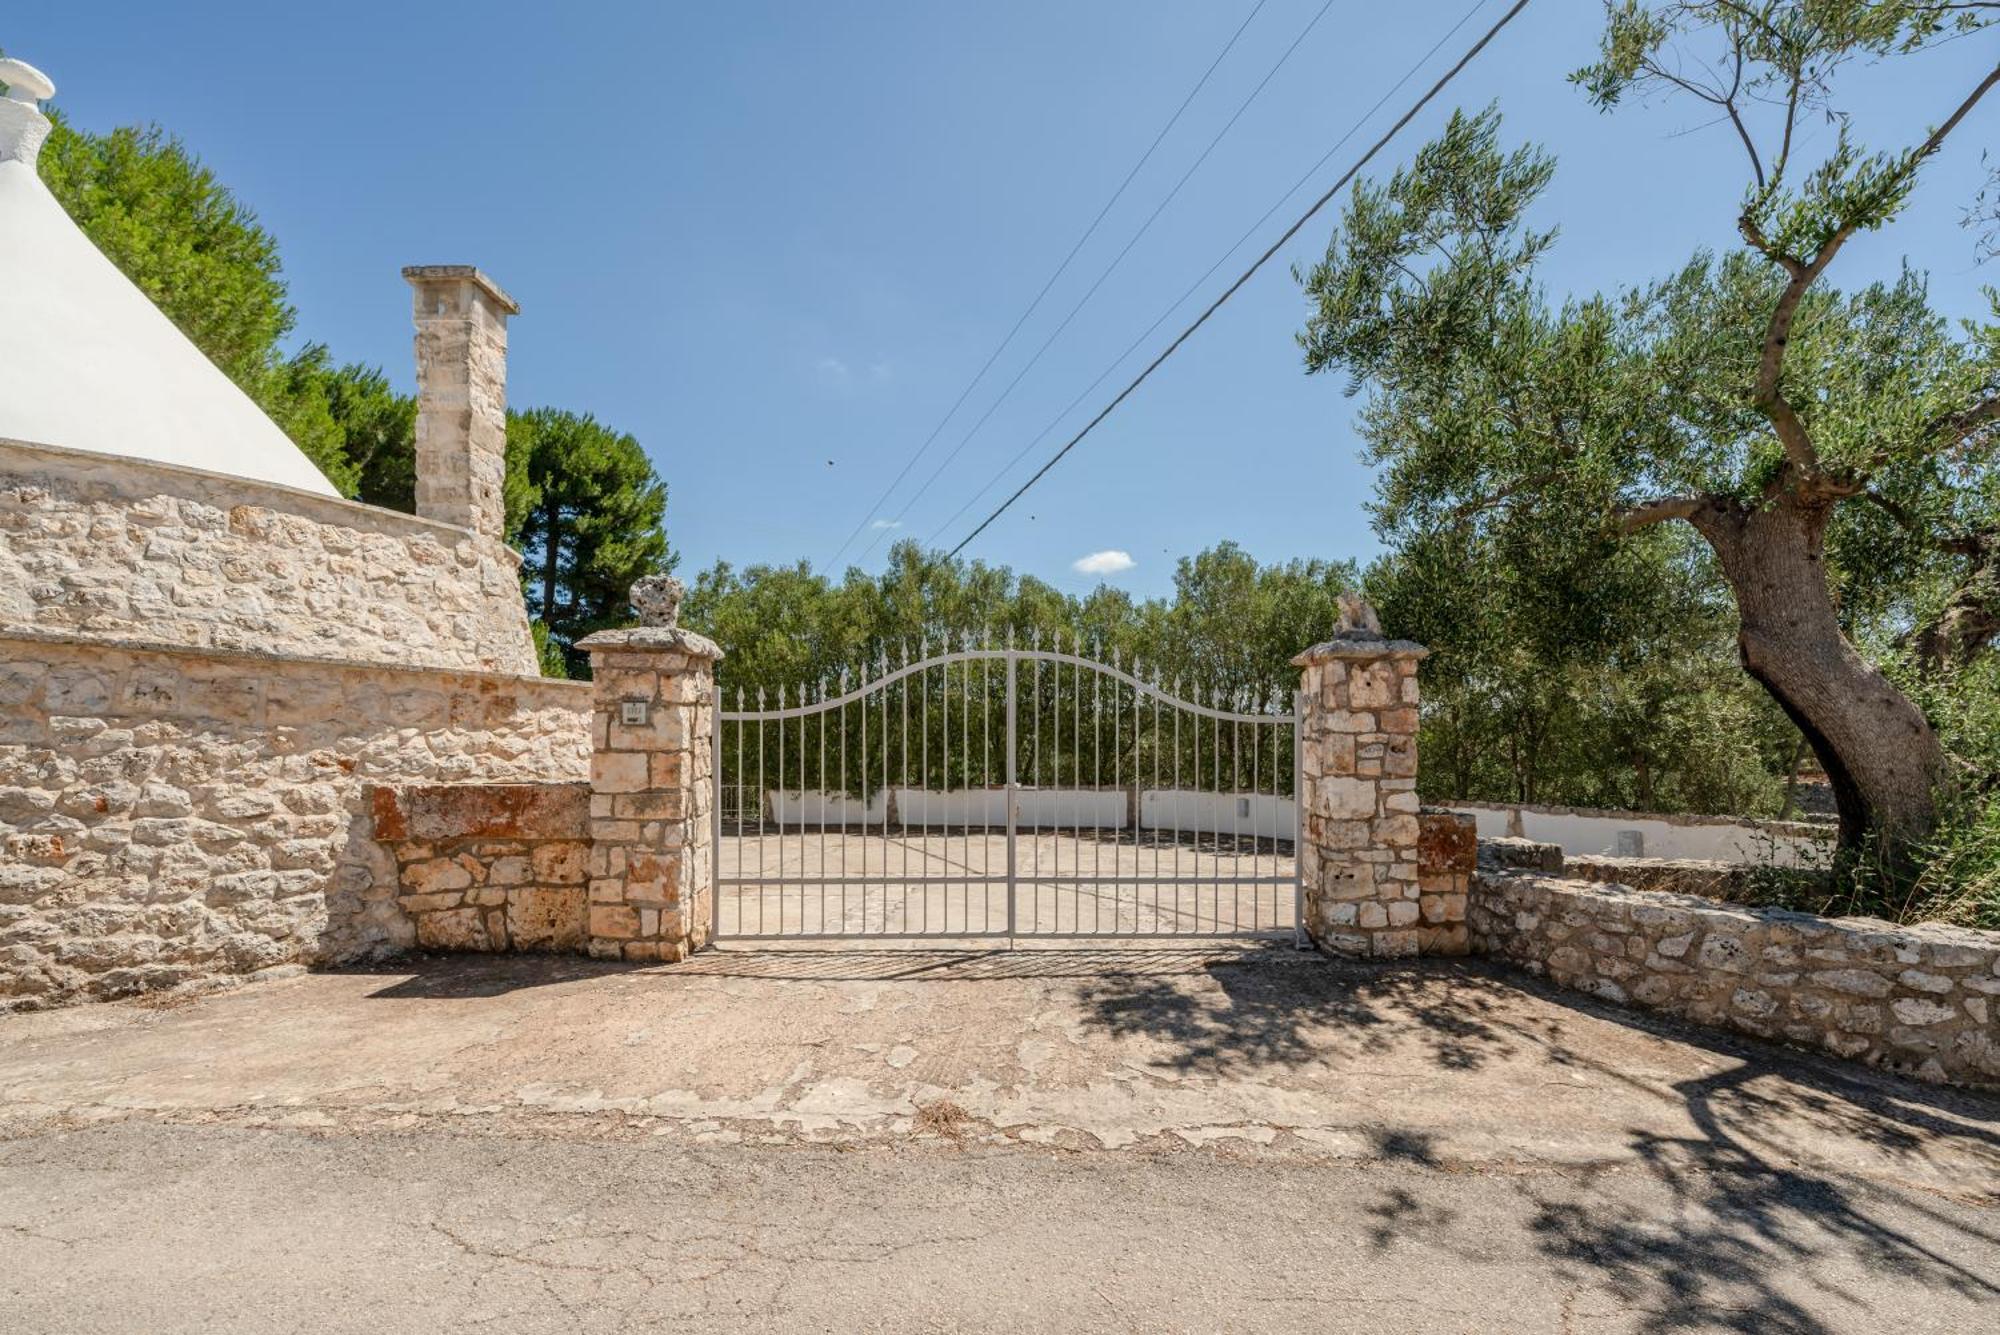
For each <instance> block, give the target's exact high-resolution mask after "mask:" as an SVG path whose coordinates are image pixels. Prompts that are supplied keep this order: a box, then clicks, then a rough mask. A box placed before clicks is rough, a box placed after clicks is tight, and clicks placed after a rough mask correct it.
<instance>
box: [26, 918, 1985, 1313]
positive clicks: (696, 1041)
mask: <svg viewBox="0 0 2000 1335" xmlns="http://www.w3.org/2000/svg"><path fill="white" fill-rule="evenodd" d="M0 1256H4V1257H5V1258H6V1261H7V1263H6V1264H5V1265H0V1329H4V1330H7V1331H10V1332H12V1331H22V1332H28V1331H71V1330H146V1331H177V1330H229V1331H238V1330H240V1331H265V1330H292V1329H298V1328H302V1327H305V1326H312V1327H314V1328H317V1329H321V1330H329V1331H345V1330H356V1331H361V1330H367V1331H370V1332H381V1331H400V1330H424V1331H438V1330H447V1331H452V1330H472V1329H485V1330H507V1331H514V1330H522V1331H537V1330H543V1329H548V1330H557V1329H561V1330H567V1331H624V1330H644V1329H650V1328H663V1327H665V1326H666V1325H668V1324H674V1325H680V1326H692V1327H694V1328H697V1329H722V1330H729V1329H759V1330H764V1329H772V1330H847V1329H864V1330H939V1329H968V1330H1019V1329H1027V1328H1036V1329H1039V1328H1044V1327H1050V1326H1057V1325H1060V1326H1063V1327H1065V1328H1068V1329H1074V1330H1087V1331H1094V1330H1132V1329H1199V1330H1258V1331H1264V1330H1293V1329H1297V1330H1318V1331H1326V1330H1357V1331H1362V1330H1366V1331H1374V1330H1388V1331H1395V1330H1406V1329H1407V1330H1419V1329H1421V1330H1466V1331H1473V1330H1547V1331H1552V1332H1569V1331H1589V1332H1598V1331H1607V1332H1608V1331H1628V1330H1640V1331H1643V1330H1666V1329H1723V1330H1741V1331H1759V1332H1763V1331H1818V1330H1834V1331H1845V1330H1854V1331H1875V1330H1881V1329H1883V1328H1885V1327H1887V1326H1890V1325H1893V1326H1895V1327H1896V1328H1898V1330H1899V1331H1924V1330H1939V1331H1947V1330H1949V1331H1955V1332H1963V1331H1969V1330H1974V1329H1985V1328H1988V1327H1990V1326H1991V1325H1992V1313H1993V1312H1994V1311H1996V1310H2000V1101H1996V1100H1994V1099H1991V1098H1984V1097H1980V1096H1975V1095H1970V1094H1965V1093H1958V1092H1952V1091H1947V1090H1939V1089H1934V1088H1930V1087H1927V1086H1922V1085H1917V1084H1912V1083H1908V1082H1905V1081H1901V1080H1898V1079H1896V1078H1894V1077H1889V1076H1884V1075H1880V1074H1876V1073H1872V1072H1867V1071H1863V1070H1860V1069H1858V1068H1854V1067H1850V1066H1846V1065H1843V1064H1841V1063H1837V1062H1832V1061H1827V1060H1821V1059H1818V1058H1814V1057H1810V1056H1805V1055H1801V1054H1795V1053H1788V1052H1785V1051H1782V1050H1780V1049H1777V1048H1772V1047H1767V1046H1764V1045H1760V1044H1755V1043H1747V1042H1738V1041H1736V1040H1731V1039H1725V1038H1721V1037H1718V1036H1715V1035H1710V1034H1705V1033H1703V1032H1701V1031H1698V1030H1694V1029H1690V1028H1685V1027H1680V1026H1675V1025H1672V1024H1668V1023H1662V1022H1657V1021H1652V1020H1647V1019H1644V1018H1642V1017H1638V1016H1635V1015H1632V1014H1630V1013H1626V1012H1620V1011H1617V1010H1614V1009H1611V1008H1607V1007H1600V1006H1598V1005H1596V1004H1595V1003H1590V1002H1585V1001H1581V1000H1579V999H1577V998H1575V997H1571V996H1567V995H1565V994H1562V993H1558V992H1555V991H1552V990H1546V989H1542V988H1539V987H1537V986H1533V985H1530V984H1527V983H1525V982H1524V981H1522V980H1519V979H1516V978H1513V977H1511V976H1509V975H1505V974H1502V973H1499V972H1497V971H1494V970H1490V969H1488V968H1486V967H1484V966H1481V965H1478V964H1450V963H1420V964H1418V963H1413V964H1403V965H1393V966H1364V965H1349V964H1339V963H1333V962H1329V961H1325V960H1321V959H1318V958H1317V957H1311V956H1300V955H1297V954H1295V953H1292V952H1289V951H1282V950H1277V951H1258V952H1250V953H1237V952H1230V951H1217V950H1211V951H1187V950H1167V949H1161V950H1116V951H1096V950H1092V951H1022V952H1017V953H1013V954H990V953H979V954H971V953H959V954H955V953H950V952H940V951H929V950H903V951H895V950H881V951H868V952H853V951H841V952H825V951H808V950H794V951H785V952H765V953H739V952H731V951H716V952H710V953H707V954H704V955H702V956H700V957H698V958H697V959H696V960H694V961H691V962H689V963H688V964H684V965H679V966H674V967H671V968H664V969H628V968H618V967H614V966H599V965H592V964H587V963H583V962H580V961H569V960H561V959H532V958H522V957H512V958H495V959H468V958H457V959H449V960H420V961H410V962H404V963H399V964H398V965H396V966H394V967H391V968H385V969H383V970H381V971H374V972H349V973H327V974H317V975H311V976H306V977H301V978H295V979H290V980H285V981H282V982H275V983H269V984H263V985H259V986H256V987H248V988H243V989H240V990H238V991H235V992H230V993H223V994H216V995H211V996H207V997H202V998H197V999H190V1000H185V1001H180V1002H175V1003H170V1004H166V1005H160V1004H153V1005H139V1004H123V1005H115V1006H98V1007H90V1008H82V1009H75V1010H68V1011H58V1012H51V1013H47V1014H41V1015H21V1016H14V1017H9V1018H6V1019H4V1020H0Z"/></svg>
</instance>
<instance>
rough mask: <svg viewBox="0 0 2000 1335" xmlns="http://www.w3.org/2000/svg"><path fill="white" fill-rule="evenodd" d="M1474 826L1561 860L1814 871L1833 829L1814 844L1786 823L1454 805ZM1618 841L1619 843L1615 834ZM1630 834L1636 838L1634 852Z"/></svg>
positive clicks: (1485, 835)
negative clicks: (1556, 851)
mask: <svg viewBox="0 0 2000 1335" xmlns="http://www.w3.org/2000/svg"><path fill="white" fill-rule="evenodd" d="M1447 809H1448V810H1451V811H1458V812H1463V813H1464V814H1465V815H1468V816H1470V817H1472V819H1473V821H1474V822H1475V823H1476V824H1477V825H1478V826H1479V837H1480V838H1482V839H1499V838H1505V837H1507V836H1509V835H1513V836H1516V837H1519V838H1523V839H1533V840H1535V841H1536V842H1538V843H1544V844H1558V845H1560V846H1561V847H1562V851H1563V852H1564V853H1565V854H1569V855H1576V854H1585V855H1592V854H1606V855H1610V856H1614V857H1640V858H1697V859H1702V860H1705V861H1710V862H1749V863H1773V864H1775V865H1777V866H1780V867H1796V866H1802V865H1804V866H1817V865H1819V864H1820V863H1822V862H1823V861H1824V860H1825V857H1826V854H1827V853H1828V852H1829V851H1830V850H1831V848H1832V830H1831V829H1829V830H1828V831H1827V837H1826V838H1824V839H1817V838H1814V837H1813V836H1812V835H1811V834H1810V833H1808V832H1806V830H1804V829H1803V828H1801V827H1800V826H1798V825H1796V824H1792V823H1777V822H1773V823H1772V824H1770V825H1760V824H1758V823H1756V822H1752V821H1739V820H1729V819H1727V818H1724V817H1700V816H1661V815H1641V814H1639V813H1637V812H1628V811H1587V810H1579V809H1568V808H1560V807H1532V806H1501V805H1488V804H1485V803H1477V804H1475V803H1454V804H1452V805H1450V806H1449V807H1448V808H1447ZM1621 835H1624V836H1625V839H1624V841H1623V842H1622V843H1621V840H1620V836H1621ZM1633 836H1636V837H1637V843H1636V846H1634V842H1633Z"/></svg>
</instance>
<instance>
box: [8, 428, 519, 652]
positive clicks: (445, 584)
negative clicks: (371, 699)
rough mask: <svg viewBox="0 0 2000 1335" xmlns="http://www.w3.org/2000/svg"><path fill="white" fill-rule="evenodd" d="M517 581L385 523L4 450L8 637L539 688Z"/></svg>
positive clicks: (423, 531)
mask: <svg viewBox="0 0 2000 1335" xmlns="http://www.w3.org/2000/svg"><path fill="white" fill-rule="evenodd" d="M518 567H519V561H518V558H516V557H515V555H514V554H513V553H512V552H511V551H509V550H508V549H507V548H506V547H505V546H503V545H502V544H501V543H499V542H498V541H495V540H493V539H490V538H485V537H480V536H477V535H475V534H473V533H470V532H468V531H466V530H465V529H462V528H454V527H452V526H450V525H448V524H441V523H437V522H435V521H432V520H427V519H419V518H417V517H415V516H413V515H405V514H398V513H396V512H395V511H392V510H383V509H380V508H379V507H376V506H371V505H360V504H357V503H354V502H351V501H340V500H334V499H330V498H328V497H324V496H317V495H314V494H312V493H310V492H302V491H295V490H292V489H291V488H288V487H281V486H277V485H274V484H270V483H262V482H253V481H249V480H246V479H243V478H236V477H224V476H221V475H219V474H213V473H204V472H201V471H200V470H197V469H190V468H180V467H176V466H174V465H170V464H157V463H151V462H147V461H143V460H137V459H119V458H112V457H109V456H105V455H99V454H90V453H86V452H83V451H77V450H62V449H54V448H49V447H44V446H31V445H22V444H17V443H11V442H0V628H6V629H13V630H34V631H40V632H43V633H48V634H59V635H70V636H75V637H78V638H83V639H95V640H101V641H106V642H117V643H125V644H166V645H174V646H183V647H189V648H214V649H240V650H246V651H255V652H259V653H267V654H286V655H299V656H310V657H316V658H329V659H342V660H354V661H360V662H371V663H390V664H395V665H398V666H403V667H438V668H454V669H469V670H475V671H493V672H513V673H521V674H533V673H534V672H536V671H537V670H538V669H537V663H536V658H535V651H534V644H533V641H532V640H531V638H530V636H529V633H528V621H527V611H526V608H525V605H524V604H523V602H522V599H521V589H520V583H519V577H518V573H517V572H518Z"/></svg>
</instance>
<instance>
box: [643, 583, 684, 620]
mask: <svg viewBox="0 0 2000 1335" xmlns="http://www.w3.org/2000/svg"><path fill="white" fill-rule="evenodd" d="M686 596H687V585H685V584H683V583H681V582H680V581H679V580H677V579H675V578H674V577H673V576H672V575H647V576H646V577H645V578H644V579H641V580H638V581H636V582H635V583H634V584H633V585H632V594H631V597H632V610H633V611H634V612H637V613H638V614H639V624H640V625H642V626H674V625H677V624H678V623H679V621H680V615H681V599H682V598H684V597H686Z"/></svg>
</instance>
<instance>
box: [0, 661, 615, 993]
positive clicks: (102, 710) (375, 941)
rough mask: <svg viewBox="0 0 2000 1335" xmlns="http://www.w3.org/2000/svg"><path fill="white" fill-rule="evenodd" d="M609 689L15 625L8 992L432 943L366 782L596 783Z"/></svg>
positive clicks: (4, 756)
mask: <svg viewBox="0 0 2000 1335" xmlns="http://www.w3.org/2000/svg"><path fill="white" fill-rule="evenodd" d="M589 701H590V688H589V687H588V686H587V685H584V684H579V683H573V682H551V681H543V680H541V679H539V678H525V677H509V676H500V675H495V674H480V673H445V672H434V671H424V670H411V669H401V668H388V667H380V666H369V665H337V664H326V663H316V662H306V661H298V660H289V661H288V660H282V659H276V658H271V657H268V656H258V655H250V654H227V653H217V652H209V651H201V652H197V651H186V650H146V651H139V650H128V649H111V648H107V647H105V646H103V645H101V644H88V643H84V644H78V643H65V642H60V641H54V640H34V639H23V638H18V637H9V636H5V635H0V1010H4V1009H7V1008H11V1007H19V1006H24V1005H32V1006H42V1005H51V1004H57V1003H61V1002H65V1001H72V1000H82V999H86V998H102V997H112V996H120V995H125V994H129V993H133V992H139V991H145V990H149V989H153V988H161V987H170V986H174V985H176V984H180V983H186V982H192V981H196V980H200V979H208V978H224V977H243V976H247V975H254V974H256V973H258V972H260V971H262V970H267V969H271V968H274V967H284V966H293V965H297V964H302V963H314V962H325V961H338V960H348V959H355V958H361V957H366V956H369V955H374V954H383V953H387V952H390V951H393V950H395V949H398V948H401V947H404V946H407V945H409V944H411V943H412V942H413V941H414V940H415V932H414V929H413V927H412V925H411V923H410V920H409V918H408V917H407V915H405V914H404V912H403V911H402V909H401V908H400V907H399V905H398V903H397V900H398V898H399V895H400V890H401V887H400V885H399V882H398V868H397V866H396V863H395V861H394V859H393V857H391V855H390V854H389V852H388V851H387V850H386V849H385V848H384V847H383V846H382V845H380V844H378V843H377V842H376V841H375V840H374V838H373V837H372V814H373V813H372V811H371V810H370V808H369V803H368V799H367V795H366V793H365V792H364V788H365V786H366V785H368V784H371V783H377V784H379V783H410V782H423V783H437V782H477V781H507V780H514V781H527V782H545V781H549V780H580V779H583V778H584V777H585V776H586V775H587V774H588V769H589V756H590V738H589V732H588V726H589V722H588V721H589Z"/></svg>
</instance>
